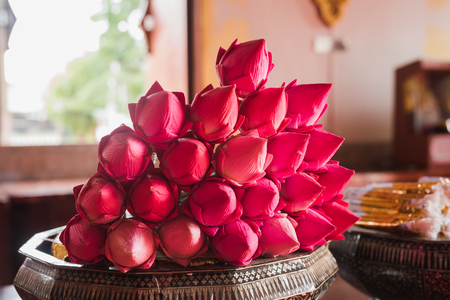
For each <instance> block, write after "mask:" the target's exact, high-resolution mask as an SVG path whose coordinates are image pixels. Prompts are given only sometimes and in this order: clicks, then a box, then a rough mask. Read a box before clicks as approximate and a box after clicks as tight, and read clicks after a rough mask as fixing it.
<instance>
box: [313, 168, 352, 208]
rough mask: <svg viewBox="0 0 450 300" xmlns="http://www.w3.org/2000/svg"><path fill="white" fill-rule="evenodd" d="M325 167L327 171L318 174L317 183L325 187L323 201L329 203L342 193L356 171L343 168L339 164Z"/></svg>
mask: <svg viewBox="0 0 450 300" xmlns="http://www.w3.org/2000/svg"><path fill="white" fill-rule="evenodd" d="M325 167H326V171H324V172H321V173H317V175H318V176H319V178H318V180H317V181H318V182H319V184H320V185H322V186H323V187H325V189H324V190H323V192H322V196H323V201H324V202H328V201H331V200H333V199H334V198H335V197H336V196H338V195H339V194H340V193H342V191H343V190H344V188H345V186H346V185H347V183H348V182H349V181H350V179H351V178H352V176H353V175H354V174H355V171H353V170H350V169H347V168H344V167H341V166H339V165H337V164H327V165H325Z"/></svg>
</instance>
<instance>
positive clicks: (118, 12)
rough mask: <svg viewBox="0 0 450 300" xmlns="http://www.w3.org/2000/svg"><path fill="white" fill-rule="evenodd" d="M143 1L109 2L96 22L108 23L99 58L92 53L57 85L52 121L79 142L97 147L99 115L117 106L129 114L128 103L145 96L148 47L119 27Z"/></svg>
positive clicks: (51, 99)
mask: <svg viewBox="0 0 450 300" xmlns="http://www.w3.org/2000/svg"><path fill="white" fill-rule="evenodd" d="M140 4H141V1H140V0H122V1H112V0H104V1H103V5H104V7H103V9H102V12H101V13H99V14H97V15H95V16H93V17H92V20H93V21H106V22H107V24H108V29H107V30H106V31H105V32H104V33H103V34H102V36H101V37H100V48H99V50H98V51H97V52H91V53H87V54H86V55H85V56H83V57H82V58H79V59H77V60H74V61H73V62H71V63H70V65H69V66H68V70H67V73H66V74H65V75H63V76H60V77H57V78H56V79H55V80H54V83H53V86H52V89H51V95H50V97H49V100H48V103H47V112H48V114H49V117H50V119H51V121H52V122H53V123H54V124H56V125H57V126H58V127H60V128H62V130H63V131H64V132H65V134H66V135H68V136H72V138H71V141H74V139H73V137H76V139H75V142H86V141H88V142H90V141H94V134H95V128H96V126H97V121H96V118H95V116H94V112H95V111H96V110H97V109H99V108H105V106H106V105H107V104H108V103H110V104H111V103H113V104H114V105H115V107H116V108H117V110H118V111H119V112H123V113H128V108H127V106H128V103H129V102H137V101H138V100H139V97H140V96H141V95H143V88H144V80H145V75H144V70H143V64H144V57H145V53H146V46H145V42H141V43H137V42H136V40H135V39H134V38H133V37H132V36H131V35H130V34H129V33H128V32H127V31H124V32H121V31H120V30H119V29H118V27H119V23H120V22H121V21H125V22H126V21H127V19H128V16H129V15H130V13H131V12H132V11H133V10H134V9H137V8H138V7H139V5H140Z"/></svg>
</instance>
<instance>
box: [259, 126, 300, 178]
mask: <svg viewBox="0 0 450 300" xmlns="http://www.w3.org/2000/svg"><path fill="white" fill-rule="evenodd" d="M308 142H309V134H302V133H296V132H282V133H279V134H277V135H276V136H274V137H273V138H271V139H270V140H269V143H268V144H267V152H268V153H270V154H272V155H273V159H272V162H271V163H270V165H269V166H268V168H267V169H266V172H267V173H269V174H271V175H272V176H274V177H276V178H278V179H285V178H288V177H290V176H292V175H294V174H295V173H297V171H299V169H301V170H303V169H305V168H306V163H304V164H303V166H302V167H301V168H300V166H301V165H302V163H303V158H304V157H305V153H306V149H307V146H308Z"/></svg>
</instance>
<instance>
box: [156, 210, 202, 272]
mask: <svg viewBox="0 0 450 300" xmlns="http://www.w3.org/2000/svg"><path fill="white" fill-rule="evenodd" d="M157 232H158V236H159V238H160V240H161V245H160V246H161V248H162V250H163V252H164V253H165V254H166V255H167V257H169V258H170V259H172V260H173V261H176V262H177V263H179V264H180V265H182V266H184V267H187V266H188V265H189V262H190V261H191V260H193V259H194V258H196V257H198V256H200V255H202V254H203V253H205V252H206V251H207V250H208V238H207V235H206V234H205V233H204V232H203V231H202V229H201V228H200V226H199V225H198V223H197V222H195V221H194V220H193V219H191V218H189V217H188V216H187V215H185V214H179V215H178V216H176V217H175V218H173V219H171V220H169V221H167V222H164V223H163V224H162V225H161V226H159V227H158V229H157Z"/></svg>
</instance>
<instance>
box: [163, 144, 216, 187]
mask: <svg viewBox="0 0 450 300" xmlns="http://www.w3.org/2000/svg"><path fill="white" fill-rule="evenodd" d="M211 157H212V147H211V146H210V145H209V144H207V143H206V144H205V143H202V142H201V141H199V140H196V139H191V138H181V139H179V140H177V141H175V142H173V143H172V144H171V145H170V146H169V148H168V149H167V150H166V151H165V152H164V155H163V157H162V159H161V162H160V168H161V170H162V171H163V173H164V174H165V175H166V176H167V177H168V178H170V179H171V180H172V181H173V182H175V183H176V184H178V185H182V186H190V185H193V184H195V183H197V182H199V181H201V180H203V179H204V178H205V177H207V176H209V175H210V174H211V172H212V168H211Z"/></svg>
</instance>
